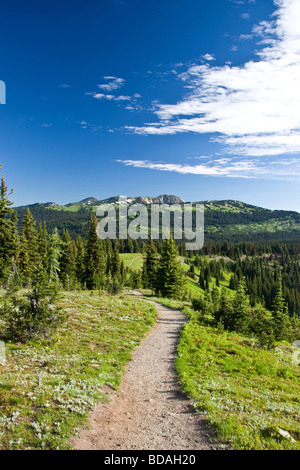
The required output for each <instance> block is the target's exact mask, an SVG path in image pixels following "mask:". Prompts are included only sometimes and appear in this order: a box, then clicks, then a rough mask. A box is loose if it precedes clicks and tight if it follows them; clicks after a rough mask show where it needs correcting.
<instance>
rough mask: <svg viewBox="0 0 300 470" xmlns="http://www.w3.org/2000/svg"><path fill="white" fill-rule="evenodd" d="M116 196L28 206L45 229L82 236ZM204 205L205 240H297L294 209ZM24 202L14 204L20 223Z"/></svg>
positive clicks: (299, 221) (152, 200) (173, 200)
mask: <svg viewBox="0 0 300 470" xmlns="http://www.w3.org/2000/svg"><path fill="white" fill-rule="evenodd" d="M118 202H119V196H115V197H111V198H108V199H104V200H99V199H96V198H94V197H88V198H86V199H83V200H82V201H79V202H74V203H69V204H66V205H63V206H60V205H58V204H56V203H54V202H47V203H36V204H31V205H29V206H28V207H29V208H30V211H31V213H32V215H33V217H34V219H35V220H36V222H37V224H39V223H40V222H43V221H45V222H46V223H47V227H48V229H50V230H51V229H53V228H54V227H57V228H58V230H59V231H60V232H62V230H63V229H68V230H69V232H70V233H71V235H72V236H73V237H76V236H78V235H81V236H83V237H84V236H85V235H86V231H87V228H88V222H89V220H90V217H91V214H92V213H95V212H96V210H97V207H98V206H99V205H100V204H104V203H106V204H113V205H118ZM127 202H128V205H131V204H133V203H143V204H147V205H149V204H162V203H165V204H183V202H184V201H183V200H182V199H180V198H179V197H177V196H173V195H165V194H164V195H160V196H157V197H145V196H138V197H128V198H127ZM199 203H201V204H203V205H204V207H205V240H210V241H221V240H228V241H259V240H261V241H266V240H278V241H288V240H295V241H300V214H299V213H298V212H294V211H284V210H271V209H264V208H262V207H257V206H253V205H250V204H246V203H243V202H240V201H234V200H224V201H199ZM26 207H27V206H21V207H16V208H15V209H16V211H17V213H18V218H19V224H21V221H22V219H23V217H24V214H25V211H26Z"/></svg>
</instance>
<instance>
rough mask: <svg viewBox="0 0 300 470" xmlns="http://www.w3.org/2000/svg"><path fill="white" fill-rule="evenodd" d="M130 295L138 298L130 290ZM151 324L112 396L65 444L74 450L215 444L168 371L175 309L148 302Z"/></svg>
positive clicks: (178, 318)
mask: <svg viewBox="0 0 300 470" xmlns="http://www.w3.org/2000/svg"><path fill="white" fill-rule="evenodd" d="M134 293H135V294H136V295H138V294H140V293H138V292H134ZM152 303H153V304H154V305H155V308H156V309H157V314H158V317H157V322H156V324H155V325H154V327H153V328H152V329H151V331H150V333H149V334H148V336H147V337H146V338H144V339H143V340H142V342H141V344H140V345H139V346H138V347H137V349H136V350H135V351H134V352H133V355H132V360H131V361H130V363H129V364H128V366H127V367H126V370H125V374H124V376H123V379H122V383H121V386H120V389H119V390H118V392H112V393H111V394H110V397H109V398H110V401H109V403H106V404H99V405H98V406H97V407H96V409H95V410H94V411H93V412H92V413H91V415H90V419H89V423H88V425H87V427H86V428H84V429H82V430H81V431H80V433H79V435H78V436H76V437H74V438H73V439H71V441H70V444H71V446H72V447H73V448H74V449H78V450H114V449H115V450H184V449H187V450H202V449H203V450H214V449H218V448H224V447H223V446H219V444H218V442H217V440H216V438H215V436H214V433H213V432H212V431H211V430H210V429H209V428H208V426H207V423H206V420H205V418H204V417H203V416H201V415H199V414H197V413H196V411H195V409H194V407H193V404H192V402H191V401H190V400H189V399H188V398H187V397H186V396H185V395H184V394H183V392H182V391H181V389H180V385H179V384H178V378H177V375H176V371H175V368H174V362H175V359H176V348H177V342H178V339H179V334H180V330H181V328H182V327H183V325H184V323H185V322H186V317H185V316H184V315H183V313H182V312H180V311H179V310H173V309H170V308H166V307H164V306H162V305H161V304H158V303H156V302H152Z"/></svg>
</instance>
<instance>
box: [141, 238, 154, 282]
mask: <svg viewBox="0 0 300 470" xmlns="http://www.w3.org/2000/svg"><path fill="white" fill-rule="evenodd" d="M157 269H158V254H157V250H156V248H155V245H154V243H153V240H152V238H151V237H150V238H149V240H148V243H147V247H146V257H145V259H144V264H143V273H142V279H143V286H144V287H146V288H149V289H151V290H155V287H156V276H157Z"/></svg>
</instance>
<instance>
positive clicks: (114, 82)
mask: <svg viewBox="0 0 300 470" xmlns="http://www.w3.org/2000/svg"><path fill="white" fill-rule="evenodd" d="M104 80H106V81H107V83H102V84H100V85H98V88H100V89H101V90H105V91H113V90H118V89H119V88H121V87H122V86H123V85H124V84H125V80H124V78H118V77H111V76H106V77H104Z"/></svg>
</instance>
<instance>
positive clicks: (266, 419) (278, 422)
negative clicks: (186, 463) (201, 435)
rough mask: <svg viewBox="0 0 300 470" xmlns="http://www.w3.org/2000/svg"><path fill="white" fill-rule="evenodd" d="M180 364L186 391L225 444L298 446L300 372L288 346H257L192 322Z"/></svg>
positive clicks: (249, 447)
mask: <svg viewBox="0 0 300 470" xmlns="http://www.w3.org/2000/svg"><path fill="white" fill-rule="evenodd" d="M176 367H177V371H178V374H179V379H180V382H181V383H182V386H183V388H184V390H185V392H186V393H187V394H188V395H189V396H190V397H191V398H192V399H193V400H194V401H195V403H196V407H197V410H198V411H199V412H201V413H204V414H205V416H206V417H207V419H208V421H209V422H210V423H211V424H212V425H213V426H214V427H215V429H216V430H217V433H218V436H219V438H220V439H221V440H222V441H223V442H226V443H229V444H230V445H231V446H232V447H233V448H235V449H246V450H262V449H266V450H270V449H272V450H274V449H278V450H284V449H297V450H300V442H299V438H300V427H299V422H300V390H299V378H300V370H299V366H297V365H295V364H293V363H292V350H291V348H290V347H288V346H287V345H284V344H281V345H279V346H278V347H277V350H275V351H267V350H263V349H259V348H258V347H256V344H255V342H254V340H250V339H247V338H244V337H242V336H239V335H238V334H235V333H228V332H219V331H218V330H217V329H215V328H211V327H209V326H205V325H201V324H200V323H199V322H198V321H196V320H190V321H189V322H188V323H187V324H186V325H185V327H184V328H183V330H182V333H181V339H180V342H179V346H178V359H177V363H176ZM280 430H283V431H288V432H289V433H290V435H291V436H292V438H293V439H294V440H295V441H296V442H295V443H293V442H292V440H291V439H290V438H286V437H282V436H281V435H280Z"/></svg>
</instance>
